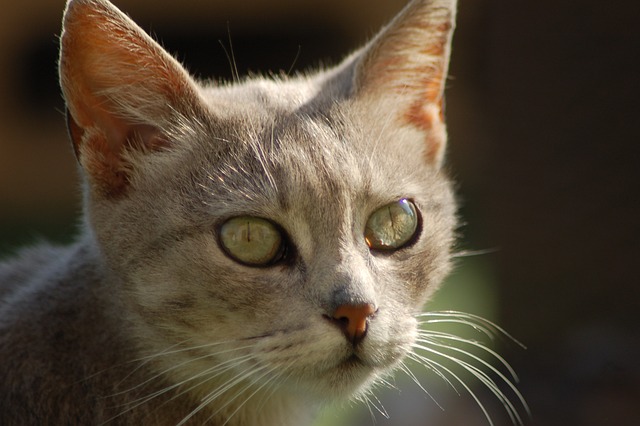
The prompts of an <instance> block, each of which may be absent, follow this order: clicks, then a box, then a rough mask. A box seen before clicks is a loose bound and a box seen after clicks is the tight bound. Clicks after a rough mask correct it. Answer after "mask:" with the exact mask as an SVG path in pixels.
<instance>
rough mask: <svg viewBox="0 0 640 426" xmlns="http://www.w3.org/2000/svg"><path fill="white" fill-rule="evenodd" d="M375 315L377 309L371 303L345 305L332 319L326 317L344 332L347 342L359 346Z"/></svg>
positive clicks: (341, 306)
mask: <svg viewBox="0 0 640 426" xmlns="http://www.w3.org/2000/svg"><path fill="white" fill-rule="evenodd" d="M375 313H376V307H375V306H374V305H372V304H371V303H364V304H357V305H356V304H344V305H340V306H338V307H337V308H336V310H335V311H334V312H333V314H332V315H331V317H329V316H325V317H326V318H327V319H329V320H331V321H332V322H333V323H334V324H336V325H337V326H338V327H339V328H340V329H341V330H342V332H343V333H344V335H345V337H346V338H347V340H349V341H350V342H352V343H353V344H357V343H358V342H360V341H361V340H362V339H363V338H364V336H365V335H366V333H367V328H368V323H369V320H370V319H371V317H373V315H374V314H375Z"/></svg>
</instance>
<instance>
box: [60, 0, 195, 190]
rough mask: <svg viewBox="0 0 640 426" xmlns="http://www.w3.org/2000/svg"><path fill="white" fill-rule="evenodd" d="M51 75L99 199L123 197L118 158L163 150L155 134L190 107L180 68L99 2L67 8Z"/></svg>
mask: <svg viewBox="0 0 640 426" xmlns="http://www.w3.org/2000/svg"><path fill="white" fill-rule="evenodd" d="M59 71H60V85H61V88H62V92H63V95H64V98H65V101H66V104H67V109H68V124H69V130H70V134H71V138H72V141H73V144H74V149H75V152H76V155H77V156H78V158H79V160H80V163H81V164H82V166H83V168H84V169H85V171H86V172H87V173H88V175H89V177H90V182H91V184H92V186H93V187H94V189H97V190H98V191H99V192H101V193H103V194H108V195H118V194H122V193H124V191H125V189H126V187H127V184H128V178H127V176H128V174H129V173H128V171H127V170H128V168H129V167H130V166H129V165H128V164H127V162H126V160H125V159H124V156H123V154H124V152H125V151H126V150H134V151H136V150H138V151H143V152H150V151H154V150H158V149H163V148H166V147H167V146H168V145H169V142H168V138H167V137H166V136H164V132H163V128H166V126H167V125H168V123H170V122H171V119H172V117H173V116H175V115H176V114H180V113H185V114H186V113H187V111H188V110H190V109H193V108H194V105H196V104H197V103H198V94H197V90H196V88H195V83H194V82H193V80H192V79H191V78H190V77H189V75H188V74H187V72H186V71H185V70H184V69H183V67H182V66H181V65H180V64H179V63H178V62H177V61H176V60H175V59H174V58H173V57H171V56H170V55H169V54H168V53H166V52H165V51H164V50H163V49H162V47H161V46H160V45H158V43H156V42H155V41H153V40H152V39H151V38H150V37H149V36H148V35H147V34H145V33H144V31H142V29H140V27H138V25H136V24H135V23H134V22H133V21H132V20H131V19H129V18H128V17H127V16H126V15H124V14H123V13H122V12H120V11H119V10H118V9H117V8H116V7H115V6H113V5H112V4H111V3H109V2H108V1H105V0H70V1H69V2H68V3H67V8H66V10H65V14H64V20H63V31H62V36H61V40H60V62H59Z"/></svg>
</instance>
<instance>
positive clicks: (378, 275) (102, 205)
mask: <svg viewBox="0 0 640 426" xmlns="http://www.w3.org/2000/svg"><path fill="white" fill-rule="evenodd" d="M435 3H438V4H437V5H435ZM440 3H442V4H440ZM448 3H450V2H427V1H422V2H421V1H417V2H414V3H412V4H411V5H410V6H409V7H408V8H407V9H406V10H405V11H404V12H403V14H401V15H400V16H399V17H398V18H397V19H396V20H395V21H394V22H393V23H392V24H391V25H390V26H389V27H387V28H386V29H385V30H384V31H383V32H382V33H381V34H380V35H379V36H378V37H377V38H376V39H374V40H373V41H372V42H371V43H370V44H369V45H367V46H365V47H364V48H363V49H362V50H360V51H358V52H356V53H355V54H353V55H352V56H350V57H349V58H347V59H346V60H345V61H344V62H343V63H342V64H341V65H339V66H338V67H336V68H334V69H331V70H326V71H322V72H319V73H314V74H309V75H307V76H299V77H294V78H284V77H283V78H282V79H280V80H265V79H254V80H248V81H246V82H243V83H238V84H235V85H230V86H222V87H211V86H202V85H200V84H199V83H197V82H195V81H194V80H193V79H191V77H189V76H188V75H187V73H186V72H185V71H184V70H183V69H182V67H181V66H180V65H179V64H178V63H177V62H176V61H175V60H173V59H172V58H171V57H170V56H169V55H168V54H166V53H165V52H164V51H163V50H162V49H161V48H160V47H159V46H158V45H157V44H156V43H155V42H153V41H152V40H151V39H150V38H148V36H146V35H145V34H144V33H143V32H142V31H141V30H140V29H139V28H138V27H137V26H136V25H135V24H133V23H132V22H131V21H130V20H129V19H128V18H126V17H125V16H124V15H122V14H121V13H120V12H118V11H117V10H116V9H115V8H114V7H113V6H112V5H110V4H109V3H107V2H106V1H101V0H94V1H90V0H86V1H74V2H71V3H70V4H69V6H68V8H67V11H66V14H65V27H64V33H63V36H62V52H61V60H60V73H61V85H62V88H63V92H64V94H65V99H66V101H67V106H68V118H69V128H70V133H71V135H72V139H73V142H74V147H75V150H76V154H77V156H78V159H79V162H80V164H81V166H82V169H83V173H84V175H85V177H86V181H87V185H86V210H87V217H88V223H89V226H90V227H91V229H92V232H93V233H94V234H95V236H96V239H97V241H98V244H99V246H100V249H101V251H102V252H103V254H104V258H105V259H106V269H107V270H108V271H109V272H108V273H109V277H110V279H111V280H112V281H113V285H114V288H116V289H119V290H121V291H122V293H123V295H124V296H123V297H122V301H123V302H122V303H123V306H124V307H125V308H124V310H123V312H124V315H126V316H128V317H129V318H130V320H131V323H132V324H134V325H135V328H134V330H133V331H132V332H133V333H135V336H136V339H137V340H138V341H139V346H140V347H141V350H142V351H143V352H144V353H145V354H148V355H153V356H154V358H153V359H154V361H153V362H154V363H157V364H158V366H157V368H158V369H159V371H163V375H165V376H167V377H169V378H170V380H171V381H173V382H175V383H181V384H183V386H185V387H187V388H188V389H189V390H190V391H192V392H195V393H200V394H202V395H204V396H205V399H206V398H211V397H212V396H214V395H216V394H217V393H224V392H223V390H224V389H223V390H221V387H220V383H223V384H225V383H226V386H227V387H228V388H235V387H239V386H246V387H247V388H252V387H255V388H257V389H262V390H264V391H272V390H273V389H275V388H277V389H278V392H291V393H300V394H303V395H308V396H309V398H311V399H314V400H318V399H327V398H329V399H331V398H340V397H344V396H349V395H352V394H354V393H357V392H358V391H359V390H361V389H364V388H366V387H367V385H368V384H369V383H371V382H372V381H374V380H375V379H376V378H379V377H380V376H381V375H384V374H386V373H387V372H389V371H390V370H391V369H392V368H393V367H394V366H397V365H398V363H399V362H401V360H402V359H403V357H404V356H405V355H406V354H407V352H408V351H409V350H410V348H411V346H412V344H413V342H414V340H415V338H416V334H417V330H416V320H415V314H416V313H417V312H419V310H420V308H421V306H422V304H423V303H424V302H425V301H426V300H427V299H428V298H429V296H430V295H431V294H432V293H433V292H434V291H435V289H436V288H437V286H438V284H439V283H440V281H441V280H442V278H443V276H444V275H445V274H446V272H447V271H448V268H449V266H448V265H449V260H448V259H449V251H450V246H451V244H452V240H453V228H454V226H455V219H454V215H455V214H454V202H453V197H452V193H451V189H450V184H449V182H448V180H447V179H446V178H445V177H444V175H443V174H442V172H441V170H440V164H441V161H442V156H443V148H444V144H445V131H444V124H443V122H442V110H441V108H442V90H443V89H442V81H443V79H444V76H445V75H446V67H447V60H448V59H447V56H448V50H449V47H448V46H449V42H450V36H451V30H452V23H453V17H454V10H453V6H452V5H450V4H448ZM436 6H437V7H436ZM445 6H446V7H445ZM345 307H346V308H345ZM345 309H346V310H345ZM363 309H364V311H363ZM338 312H347V313H346V314H344V315H343V314H340V313H338ZM347 323H349V324H347ZM247 383H248V384H247Z"/></svg>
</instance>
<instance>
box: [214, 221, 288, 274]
mask: <svg viewBox="0 0 640 426" xmlns="http://www.w3.org/2000/svg"><path fill="white" fill-rule="evenodd" d="M220 244H221V245H222V248H223V249H224V251H225V252H226V253H227V254H228V255H229V256H230V257H231V258H232V259H234V260H236V261H238V262H240V263H243V264H245V265H249V266H267V265H270V264H273V263H274V262H277V261H278V260H280V259H282V258H283V256H284V247H285V244H284V240H283V237H282V233H281V232H280V231H279V230H278V228H277V227H276V226H275V225H274V224H273V223H271V222H269V221H268V220H265V219H261V218H258V217H252V216H239V217H234V218H231V219H229V220H227V221H226V222H225V223H224V224H222V226H221V227H220Z"/></svg>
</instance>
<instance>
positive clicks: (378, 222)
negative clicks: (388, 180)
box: [364, 199, 418, 251]
mask: <svg viewBox="0 0 640 426" xmlns="http://www.w3.org/2000/svg"><path fill="white" fill-rule="evenodd" d="M417 230H418V213H417V211H416V207H415V205H414V204H413V203H412V202H411V201H409V200H407V199H402V200H399V201H396V202H393V203H389V204H387V205H385V206H383V207H381V208H380V209H378V210H376V211H375V212H373V214H372V215H371V216H370V217H369V220H368V221H367V224H366V226H365V230H364V239H365V241H366V243H367V245H368V246H369V248H370V249H372V250H381V251H391V250H397V249H399V248H401V247H402V246H404V245H405V244H407V243H408V242H409V241H411V240H412V239H413V237H414V236H415V234H416V231H417Z"/></svg>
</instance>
